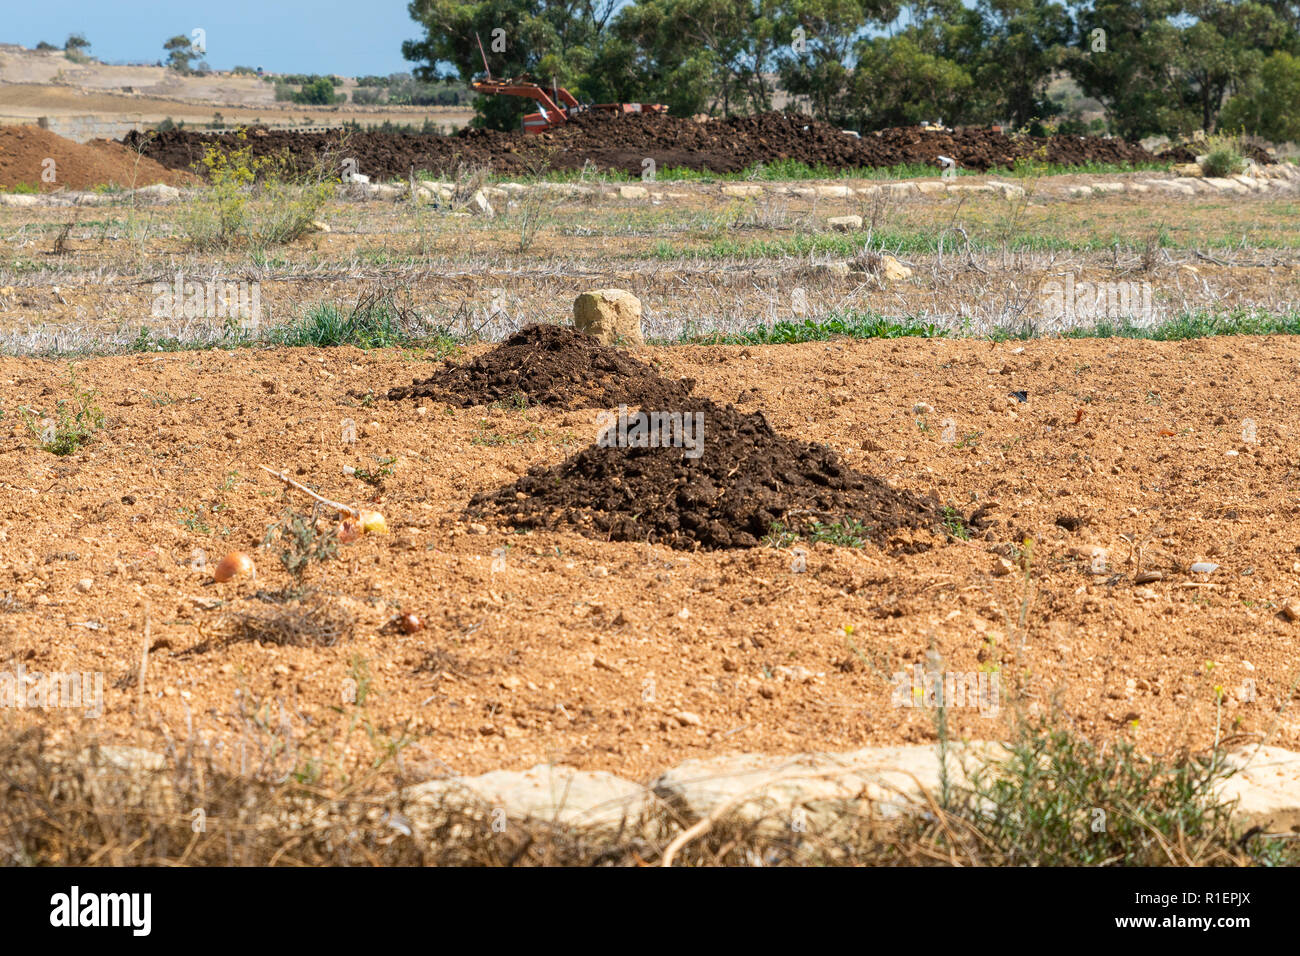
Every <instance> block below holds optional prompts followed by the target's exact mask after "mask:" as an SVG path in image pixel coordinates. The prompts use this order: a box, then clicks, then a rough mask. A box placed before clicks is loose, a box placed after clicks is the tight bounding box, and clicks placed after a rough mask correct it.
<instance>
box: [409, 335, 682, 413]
mask: <svg viewBox="0 0 1300 956" xmlns="http://www.w3.org/2000/svg"><path fill="white" fill-rule="evenodd" d="M694 387H695V380H694V379H690V378H683V379H679V380H678V381H673V380H671V379H667V378H664V377H663V376H662V375H660V374H659V372H658V371H657V370H656V369H655V368H653V367H652V366H650V365H647V364H646V363H645V362H641V361H638V360H637V359H634V358H633V357H632V356H630V355H628V354H627V352H624V351H622V350H621V349H616V348H613V347H611V346H608V345H601V344H600V342H598V341H597V340H596V339H595V338H593V337H592V336H590V335H587V334H586V333H585V332H579V331H578V330H577V329H575V328H572V327H571V326H564V325H530V326H528V327H527V328H525V329H523V330H521V331H519V332H516V333H515V334H514V335H512V336H510V338H508V339H506V340H505V341H504V342H502V343H501V344H500V345H498V346H497V347H496V348H494V349H493V350H492V351H491V352H487V353H486V354H484V355H480V356H479V357H478V358H476V359H474V360H473V361H472V362H468V363H466V364H464V365H455V364H452V363H451V362H448V363H447V367H446V368H443V369H441V370H439V371H438V372H437V373H436V374H434V375H432V376H430V377H429V378H426V379H424V380H423V381H413V382H412V383H411V385H410V386H409V387H402V388H394V389H391V390H390V391H389V392H388V397H389V398H390V399H393V400H399V399H404V398H432V399H436V400H438V401H441V402H447V403H448V404H451V405H458V406H460V407H461V408H469V407H470V406H471V405H490V404H492V403H493V402H513V401H519V400H520V399H521V396H522V398H523V399H526V400H527V402H528V404H529V405H547V406H550V407H552V408H564V409H576V408H616V407H617V406H619V405H628V406H632V407H637V406H640V407H644V408H649V409H663V408H676V407H677V406H678V405H680V404H681V402H682V401H683V400H684V399H685V398H686V397H687V396H688V395H690V393H691V389H693V388H694Z"/></svg>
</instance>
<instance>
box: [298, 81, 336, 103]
mask: <svg viewBox="0 0 1300 956" xmlns="http://www.w3.org/2000/svg"><path fill="white" fill-rule="evenodd" d="M292 98H293V101H294V102H295V103H303V104H307V105H311V106H329V105H330V104H332V103H339V102H342V101H343V100H344V99H346V98H347V97H345V96H339V95H335V93H334V84H333V83H332V82H330V79H329V77H325V76H321V77H317V78H316V79H315V80H312V81H311V82H310V83H307V84H304V86H303V88H302V89H301V90H299V91H298V92H297V93H295V94H294V95H293V97H292Z"/></svg>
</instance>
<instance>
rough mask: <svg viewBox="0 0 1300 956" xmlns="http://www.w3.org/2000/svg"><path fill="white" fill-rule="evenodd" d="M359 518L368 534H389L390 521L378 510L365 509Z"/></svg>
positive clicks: (362, 528)
mask: <svg viewBox="0 0 1300 956" xmlns="http://www.w3.org/2000/svg"><path fill="white" fill-rule="evenodd" d="M358 520H359V521H360V522H361V530H362V531H364V532H366V534H388V522H387V521H385V520H384V516H383V515H381V514H380V513H379V512H378V511H363V512H361V515H360V517H359V518H358Z"/></svg>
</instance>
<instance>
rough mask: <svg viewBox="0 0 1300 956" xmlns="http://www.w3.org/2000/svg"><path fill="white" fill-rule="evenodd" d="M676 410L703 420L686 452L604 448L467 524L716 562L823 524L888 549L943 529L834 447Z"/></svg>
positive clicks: (916, 502) (708, 405) (929, 502)
mask: <svg viewBox="0 0 1300 956" xmlns="http://www.w3.org/2000/svg"><path fill="white" fill-rule="evenodd" d="M678 410H680V411H682V412H684V413H689V414H691V415H695V414H699V415H702V416H703V418H702V421H701V420H700V419H687V420H688V421H691V422H692V423H693V424H694V425H695V428H694V430H692V428H690V427H689V426H688V427H687V428H686V429H685V431H684V434H685V436H686V437H687V438H688V439H691V440H690V441H688V442H687V443H686V447H619V446H618V445H612V446H610V447H604V446H603V445H602V444H601V443H597V444H595V445H591V446H589V447H588V448H586V449H584V450H583V451H581V452H578V453H577V454H576V455H573V456H572V457H570V458H568V459H566V460H565V461H563V462H561V463H560V464H558V465H555V466H553V467H550V468H547V467H544V466H537V467H534V468H533V469H531V470H530V471H529V472H528V474H526V475H524V476H523V477H522V478H520V479H519V480H518V481H517V482H515V483H514V484H512V485H509V486H507V487H505V488H502V489H500V490H498V491H494V492H484V493H482V494H479V495H476V496H475V497H474V498H473V500H471V501H470V503H469V507H468V508H467V514H468V516H470V517H473V518H481V517H495V518H496V519H497V520H499V521H501V522H502V523H504V524H508V525H512V526H514V527H516V528H536V529H546V530H557V529H565V528H571V529H576V530H577V531H579V532H581V533H582V534H585V535H587V536H589V537H593V538H600V539H603V540H611V541H648V542H651V543H656V544H667V545H671V546H672V547H676V548H703V549H708V550H712V549H717V548H749V547H754V546H755V545H757V544H759V543H760V541H761V540H762V538H763V537H764V536H765V535H767V534H769V533H770V532H771V531H772V526H773V524H774V523H777V522H779V523H781V524H782V525H783V526H784V527H785V529H787V530H790V531H796V532H805V531H807V530H809V529H810V528H811V526H812V525H813V523H814V522H817V523H820V524H821V525H823V526H830V525H840V526H842V527H851V528H852V529H853V532H854V534H856V535H857V536H860V537H863V538H869V539H871V540H875V541H878V542H883V541H884V540H885V539H887V538H889V537H890V536H891V535H892V534H893V533H895V532H897V531H900V530H904V529H923V528H938V527H939V526H940V525H941V524H942V522H943V520H944V515H943V512H942V509H940V507H939V505H938V503H937V502H935V501H934V500H933V499H928V498H921V497H918V496H916V495H913V494H911V493H909V492H906V491H898V490H896V489H893V488H890V487H889V486H888V485H886V484H885V483H884V482H883V481H881V480H880V479H878V478H874V477H872V476H870V475H863V474H859V473H858V472H855V471H853V470H852V469H850V468H849V467H848V465H846V464H845V463H844V462H843V461H841V460H840V458H839V456H838V455H837V454H836V453H835V452H834V451H832V450H831V449H829V448H827V447H826V446H824V445H815V444H810V443H808V442H803V441H799V440H797V439H794V438H787V437H785V436H783V435H779V434H777V433H776V432H775V431H773V430H772V427H771V426H770V425H769V424H768V423H767V419H766V418H764V417H763V415H762V413H761V412H755V413H752V414H745V413H744V412H741V411H739V410H737V409H736V408H735V407H733V406H730V405H728V406H725V407H723V406H719V405H716V404H714V403H713V402H711V401H709V400H708V399H706V398H698V397H696V398H692V399H690V400H689V401H687V402H684V403H683V404H682V405H681V406H679V407H678V408H675V409H674V411H678ZM630 433H631V429H629V434H630ZM697 442H698V443H697ZM629 444H631V442H629ZM697 451H698V452H699V454H698V455H697V457H690V456H691V454H693V453H695V452H697ZM924 546H925V545H924V543H922V544H921V547H922V548H923V547H924ZM912 549H913V550H915V548H912Z"/></svg>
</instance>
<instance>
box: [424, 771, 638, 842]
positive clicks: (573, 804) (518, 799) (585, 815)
mask: <svg viewBox="0 0 1300 956" xmlns="http://www.w3.org/2000/svg"><path fill="white" fill-rule="evenodd" d="M402 796H403V797H404V798H405V800H407V801H409V802H408V803H407V805H406V806H405V808H404V810H405V813H406V815H407V817H408V818H409V819H410V820H411V821H412V822H414V823H415V824H417V825H422V826H436V825H437V824H438V821H439V817H440V810H443V809H456V810H459V811H461V812H468V813H471V814H474V815H482V816H483V817H487V818H490V817H491V815H492V813H493V811H494V810H498V809H499V810H503V811H504V812H505V815H506V817H507V818H511V819H515V820H528V819H530V820H538V821H546V822H549V823H558V824H561V825H565V826H577V827H584V828H588V829H610V828H618V827H620V826H622V825H624V824H625V823H631V822H635V821H638V820H640V819H643V818H644V817H645V816H646V814H647V810H648V808H649V805H650V793H649V791H647V790H646V788H645V787H643V786H641V785H640V784H636V783H633V782H631V781H630V780H624V779H623V778H622V777H616V776H615V775H614V774H612V773H607V772H605V771H603V770H595V771H592V770H574V769H573V768H572V767H563V766H555V765H551V764H538V765H537V766H535V767H532V768H530V769H528V770H522V771H518V770H495V771H493V772H491V773H485V774H483V775H482V776H478V777H453V778H450V779H447V780H430V781H427V782H425V783H421V784H417V785H415V786H413V787H408V788H407V789H405V790H404V791H402Z"/></svg>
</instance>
